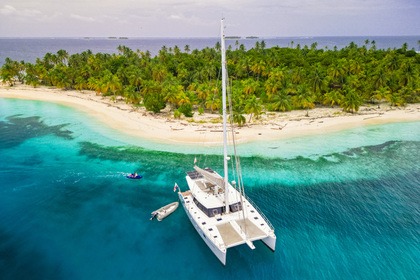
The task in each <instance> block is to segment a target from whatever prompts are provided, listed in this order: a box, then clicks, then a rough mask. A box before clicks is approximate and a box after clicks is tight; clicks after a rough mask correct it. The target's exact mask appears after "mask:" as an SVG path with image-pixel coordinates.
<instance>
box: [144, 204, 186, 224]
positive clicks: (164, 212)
mask: <svg viewBox="0 0 420 280" xmlns="http://www.w3.org/2000/svg"><path fill="white" fill-rule="evenodd" d="M178 205H179V203H178V202H172V203H170V204H168V205H165V206H163V207H161V208H159V209H158V210H156V211H153V212H152V217H151V218H150V220H153V218H155V217H156V219H157V220H158V221H159V222H160V221H162V220H163V219H165V218H166V217H168V216H169V215H170V214H172V213H173V212H174V211H175V210H176V208H178Z"/></svg>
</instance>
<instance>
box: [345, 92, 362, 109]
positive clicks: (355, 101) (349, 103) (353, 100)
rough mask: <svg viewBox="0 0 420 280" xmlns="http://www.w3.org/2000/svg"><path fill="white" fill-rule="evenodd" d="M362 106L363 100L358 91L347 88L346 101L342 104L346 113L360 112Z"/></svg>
mask: <svg viewBox="0 0 420 280" xmlns="http://www.w3.org/2000/svg"><path fill="white" fill-rule="evenodd" d="M362 104H363V100H362V98H361V97H360V96H359V95H358V94H357V93H356V90H354V89H352V88H346V89H345V90H344V99H343V101H342V102H341V107H342V108H343V109H344V111H347V112H350V113H355V112H357V111H359V107H360V105H362Z"/></svg>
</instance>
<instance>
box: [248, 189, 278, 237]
mask: <svg viewBox="0 0 420 280" xmlns="http://www.w3.org/2000/svg"><path fill="white" fill-rule="evenodd" d="M243 195H244V196H245V198H246V200H248V202H249V203H250V204H251V205H252V206H253V207H254V208H255V209H256V210H257V211H258V213H260V215H261V217H262V218H263V219H264V221H265V222H266V223H267V225H268V227H269V228H270V229H271V230H272V231H274V226H273V225H272V224H271V223H270V220H269V219H268V218H267V216H265V215H264V212H263V211H261V209H260V208H259V207H258V206H257V204H255V203H254V202H253V201H252V199H251V198H249V196H247V195H246V194H243Z"/></svg>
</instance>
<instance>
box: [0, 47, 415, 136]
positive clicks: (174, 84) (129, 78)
mask: <svg viewBox="0 0 420 280" xmlns="http://www.w3.org/2000/svg"><path fill="white" fill-rule="evenodd" d="M227 61H228V65H227V67H228V73H229V81H230V84H231V92H230V93H231V103H232V114H231V117H232V120H233V121H234V122H235V123H236V124H238V126H240V127H244V126H245V128H244V130H241V133H242V134H243V135H244V136H243V139H244V141H245V138H247V140H252V139H254V138H257V137H258V136H256V135H265V136H266V137H278V131H279V130H281V129H283V128H284V127H285V126H286V125H287V129H288V132H290V133H291V135H294V134H293V132H292V131H293V125H292V123H293V121H294V120H296V121H301V120H304V121H306V122H308V124H309V123H312V124H313V123H316V124H317V125H315V126H314V125H312V126H311V127H312V128H311V129H313V130H318V131H319V126H326V125H328V122H329V121H328V120H329V119H334V121H335V122H336V123H335V124H334V127H336V129H337V127H343V126H346V125H345V123H346V122H347V123H350V122H351V123H353V125H355V124H357V123H359V125H360V122H361V121H363V120H370V122H375V121H378V119H382V121H386V122H389V121H392V120H393V121H404V120H420V116H419V114H420V113H419V112H420V110H419V108H418V106H416V105H410V106H407V105H409V104H415V103H418V102H419V101H420V54H418V53H416V52H415V51H414V50H408V49H407V45H406V44H404V45H403V46H402V47H401V48H399V49H388V50H381V49H376V46H375V42H374V41H372V42H370V41H368V40H366V42H365V44H364V45H363V46H357V45H356V44H354V43H350V44H349V45H348V46H347V47H345V48H343V49H340V50H338V49H337V48H334V49H333V50H328V49H317V45H316V43H314V44H312V45H311V46H310V47H308V46H304V47H301V46H300V45H297V46H296V47H293V48H280V47H273V48H268V49H267V48H266V47H265V43H264V41H261V42H256V44H255V47H254V48H252V49H250V50H246V49H245V47H244V46H243V45H239V44H237V45H236V47H234V48H232V47H231V48H230V49H229V50H228V52H227ZM0 79H1V80H2V81H3V83H4V84H5V85H4V86H3V87H2V88H1V91H0V97H1V96H6V97H13V96H16V97H19V95H20V98H29V99H31V98H34V99H39V98H40V96H41V95H42V94H40V92H43V93H50V94H49V95H47V96H44V95H42V96H43V97H42V98H40V99H43V100H54V99H57V97H56V96H55V95H56V94H55V95H52V94H51V92H54V93H57V92H59V93H60V96H67V97H66V98H67V99H66V100H64V99H63V100H61V102H68V98H69V97H71V98H73V99H72V100H73V103H75V101H74V100H77V99H78V100H84V101H83V103H84V105H85V106H88V105H86V103H88V102H89V100H90V101H93V102H95V103H102V104H106V105H105V106H106V107H107V108H108V109H106V108H105V109H104V110H105V111H107V110H108V111H109V107H112V108H116V109H118V110H119V111H120V113H119V114H121V112H123V111H125V112H129V113H130V112H136V111H137V112H141V114H139V116H140V117H139V118H138V119H137V120H136V121H137V122H138V121H141V120H140V119H144V117H145V116H150V118H149V119H151V120H152V121H151V122H150V123H148V125H149V126H153V125H156V123H158V122H163V125H165V126H166V127H169V130H170V131H171V133H172V134H174V135H175V134H176V132H178V134H180V135H178V138H177V137H175V136H174V137H173V139H176V141H187V140H186V138H185V137H186V136H185V134H186V133H185V131H186V130H188V128H187V127H189V126H191V127H192V128H190V130H192V131H200V129H199V128H197V126H198V125H200V126H207V129H208V130H211V131H217V130H218V128H217V126H218V125H219V124H220V110H221V89H220V87H221V81H220V44H219V43H217V44H216V45H215V46H214V47H213V48H204V49H202V50H193V51H191V50H190V48H189V46H188V45H187V46H185V47H184V51H181V49H180V48H179V47H177V46H175V47H173V48H167V47H165V46H163V47H162V48H161V50H160V51H159V53H158V55H156V56H154V57H152V56H151V54H150V52H148V51H145V52H143V51H140V50H137V51H133V50H131V49H129V48H127V47H125V46H119V47H118V53H115V54H107V53H96V54H94V53H92V52H91V51H89V50H87V51H84V52H82V53H78V54H72V55H69V54H68V53H67V51H65V50H59V51H58V52H57V53H56V54H52V53H47V54H46V55H45V56H44V57H43V58H38V59H37V60H36V62H35V63H27V62H24V61H21V62H18V61H13V60H11V59H9V58H7V59H6V60H5V63H4V64H3V66H2V67H1V69H0ZM46 87H47V88H49V89H46ZM31 88H32V90H30V89H31ZM57 89H58V90H59V91H57ZM34 92H35V93H34ZM31 94H32V95H34V97H31V96H29V95H31ZM35 95H37V96H36V97H35ZM63 98H64V97H63ZM56 101H57V102H60V101H59V100H56ZM73 105H74V104H73ZM95 106H96V107H98V106H97V105H95ZM95 106H90V109H89V110H95V109H94V107H95ZM88 107H89V106H88ZM314 109H315V110H314ZM96 110H97V109H96ZM289 111H292V112H291V113H289V114H285V112H289ZM401 112H405V113H406V114H405V115H404V116H401ZM397 113H398V116H397V115H396V114H397ZM115 114H116V115H117V114H118V113H115ZM386 114H388V118H384V116H385V115H386ZM113 116H114V115H113ZM348 116H352V117H353V118H352V120H351V121H350V122H349V121H344V120H341V121H339V122H338V123H337V121H338V118H340V117H343V118H344V117H348ZM127 117H128V116H125V117H116V116H114V117H109V120H108V122H113V120H114V122H115V119H120V121H121V122H124V118H127ZM141 117H142V118H141ZM379 117H380V118H379ZM321 118H322V119H321ZM112 119H113V120H112ZM385 119H386V120H385ZM343 123H344V124H343ZM119 125H121V124H119ZM115 126H118V125H117V124H115ZM251 126H252V127H254V128H256V127H258V129H259V130H258V131H259V132H256V131H255V130H254V131H253V132H252V133H251V132H250V133H248V134H247V133H245V130H246V127H251ZM299 126H302V123H300V124H299V125H296V127H299ZM303 126H304V128H303V129H304V130H311V129H308V127H305V125H303ZM262 127H264V129H263V128H262ZM261 129H263V130H264V133H263V132H261V131H262V130H261ZM276 130H277V131H276ZM300 130H302V128H300ZM182 134H183V135H182ZM270 135H271V136H270ZM167 137H169V135H167Z"/></svg>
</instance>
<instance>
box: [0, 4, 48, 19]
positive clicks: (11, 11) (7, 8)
mask: <svg viewBox="0 0 420 280" xmlns="http://www.w3.org/2000/svg"><path fill="white" fill-rule="evenodd" d="M0 14H2V15H5V16H19V17H38V16H41V15H42V13H41V11H39V10H31V9H21V10H18V9H16V8H15V7H13V6H11V5H4V6H3V8H1V9H0Z"/></svg>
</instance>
